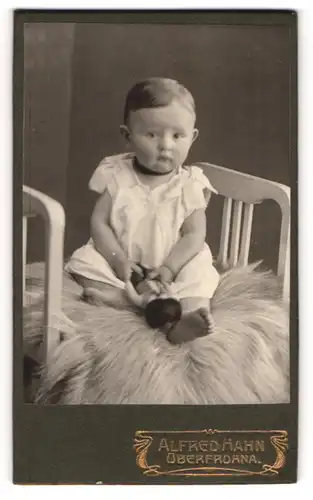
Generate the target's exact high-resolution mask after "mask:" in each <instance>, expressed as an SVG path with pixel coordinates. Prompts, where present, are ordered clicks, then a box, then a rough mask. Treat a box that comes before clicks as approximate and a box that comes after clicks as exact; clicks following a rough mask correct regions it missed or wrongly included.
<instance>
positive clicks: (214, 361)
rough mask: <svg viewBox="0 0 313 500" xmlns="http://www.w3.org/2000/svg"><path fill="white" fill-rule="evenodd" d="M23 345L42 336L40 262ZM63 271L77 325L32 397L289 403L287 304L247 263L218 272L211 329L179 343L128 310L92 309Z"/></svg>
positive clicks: (67, 308)
mask: <svg viewBox="0 0 313 500" xmlns="http://www.w3.org/2000/svg"><path fill="white" fill-rule="evenodd" d="M27 290H28V291H27V304H26V306H25V310H24V345H25V349H26V350H27V349H34V350H35V351H36V350H38V348H39V346H40V342H41V340H42V307H43V267H42V265H38V264H35V265H34V264H33V265H31V266H30V267H29V268H28V279H27ZM80 295H81V289H80V287H79V286H78V285H77V284H76V283H74V282H73V281H72V280H71V279H70V278H69V277H67V276H66V275H65V276H64V291H63V311H64V312H65V314H66V315H67V316H68V317H69V318H71V319H72V320H73V321H74V322H75V323H76V324H77V325H78V327H77V330H76V331H75V332H73V331H70V330H69V329H68V327H66V326H65V327H64V328H63V329H62V330H63V335H62V336H63V341H62V342H61V343H60V345H59V346H58V348H57V349H56V351H55V352H54V354H53V355H52V357H51V359H50V361H49V363H48V364H47V365H46V366H44V367H43V370H42V374H41V380H40V383H39V390H38V392H37V395H36V402H37V403H40V404H53V403H57V404H252V403H253V404H255V403H287V402H289V309H288V305H287V304H284V303H283V302H282V301H281V299H280V293H279V284H278V282H277V279H276V277H275V276H273V275H272V274H271V273H269V272H261V271H257V270H256V269H255V266H253V265H252V266H249V267H246V268H236V269H232V270H229V271H226V272H225V273H224V274H223V275H222V278H221V281H220V284H219V286H218V289H217V291H216V293H215V296H214V299H213V300H212V313H213V315H214V318H215V322H216V333H214V334H213V335H211V336H207V337H203V338H200V339H197V340H194V341H192V342H189V343H186V344H182V345H180V346H176V345H171V344H170V343H169V342H168V341H167V340H166V338H165V337H164V335H163V334H162V333H161V332H159V331H157V330H151V329H149V328H148V327H147V326H146V324H145V322H144V320H143V318H142V317H141V316H138V315H137V314H135V313H134V312H133V311H131V310H123V311H121V310H117V309H114V308H113V307H107V306H103V307H96V306H92V305H89V304H86V303H84V302H82V301H81V300H80Z"/></svg>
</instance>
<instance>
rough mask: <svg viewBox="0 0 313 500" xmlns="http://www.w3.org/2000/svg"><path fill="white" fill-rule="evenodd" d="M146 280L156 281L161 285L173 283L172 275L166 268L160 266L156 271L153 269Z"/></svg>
mask: <svg viewBox="0 0 313 500" xmlns="http://www.w3.org/2000/svg"><path fill="white" fill-rule="evenodd" d="M148 278H149V279H151V280H158V281H161V283H168V284H170V283H172V282H173V281H174V273H173V271H172V270H171V269H170V268H169V267H167V266H161V267H159V268H158V269H154V270H153V271H150V272H149V274H148Z"/></svg>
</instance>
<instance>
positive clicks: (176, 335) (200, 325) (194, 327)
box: [167, 308, 214, 344]
mask: <svg viewBox="0 0 313 500" xmlns="http://www.w3.org/2000/svg"><path fill="white" fill-rule="evenodd" d="M213 331H214V321H213V318H212V315H211V313H210V312H209V311H208V310H207V309H205V308H200V309H197V310H196V311H192V312H190V313H188V314H185V315H184V316H182V318H181V320H180V321H178V323H176V324H175V326H174V327H173V328H172V329H171V330H170V331H169V332H168V334H167V338H168V340H169V341H170V342H171V343H172V344H182V343H183V342H189V341H190V340H194V339H196V338H199V337H204V336H205V335H210V334H211V333H213Z"/></svg>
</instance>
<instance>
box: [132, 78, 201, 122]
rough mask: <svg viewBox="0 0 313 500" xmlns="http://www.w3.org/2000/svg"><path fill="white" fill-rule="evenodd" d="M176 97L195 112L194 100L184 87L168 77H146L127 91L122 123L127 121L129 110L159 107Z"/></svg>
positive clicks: (169, 102)
mask: <svg viewBox="0 0 313 500" xmlns="http://www.w3.org/2000/svg"><path fill="white" fill-rule="evenodd" d="M174 99H177V100H179V101H180V102H181V103H182V104H183V105H184V106H186V108H188V109H189V110H190V111H191V112H193V113H194V114H196V106H195V101H194V98H193V96H192V94H191V93H190V92H189V90H188V89H186V87H184V86H183V85H181V84H180V83H179V82H177V81H176V80H172V79H170V78H148V79H147V80H144V81H142V82H138V83H136V84H135V85H134V86H133V87H132V88H131V89H130V91H129V92H128V94H127V97H126V101H125V107H124V123H125V125H126V124H127V122H128V118H129V115H130V113H131V111H138V110H139V109H144V108H161V107H163V106H168V105H169V104H171V102H172V101H173V100H174Z"/></svg>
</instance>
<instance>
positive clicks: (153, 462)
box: [134, 429, 288, 476]
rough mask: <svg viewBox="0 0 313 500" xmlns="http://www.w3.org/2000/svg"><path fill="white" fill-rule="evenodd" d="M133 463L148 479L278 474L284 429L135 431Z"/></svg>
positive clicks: (284, 446)
mask: <svg viewBox="0 0 313 500" xmlns="http://www.w3.org/2000/svg"><path fill="white" fill-rule="evenodd" d="M134 449H135V451H136V462H137V465H138V467H140V469H141V470H142V472H143V474H145V475H148V476H164V475H168V476H256V475H258V476H265V475H277V474H279V471H280V470H281V469H282V468H283V467H284V465H285V462H286V455H285V454H286V451H287V449H288V433H287V431H285V430H268V431H267V430H266V431H260V430H249V431H244V430H243V431H233V430H231V431H230V430H227V431H223V430H217V429H204V430H196V431H144V430H141V431H136V434H135V439H134Z"/></svg>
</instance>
